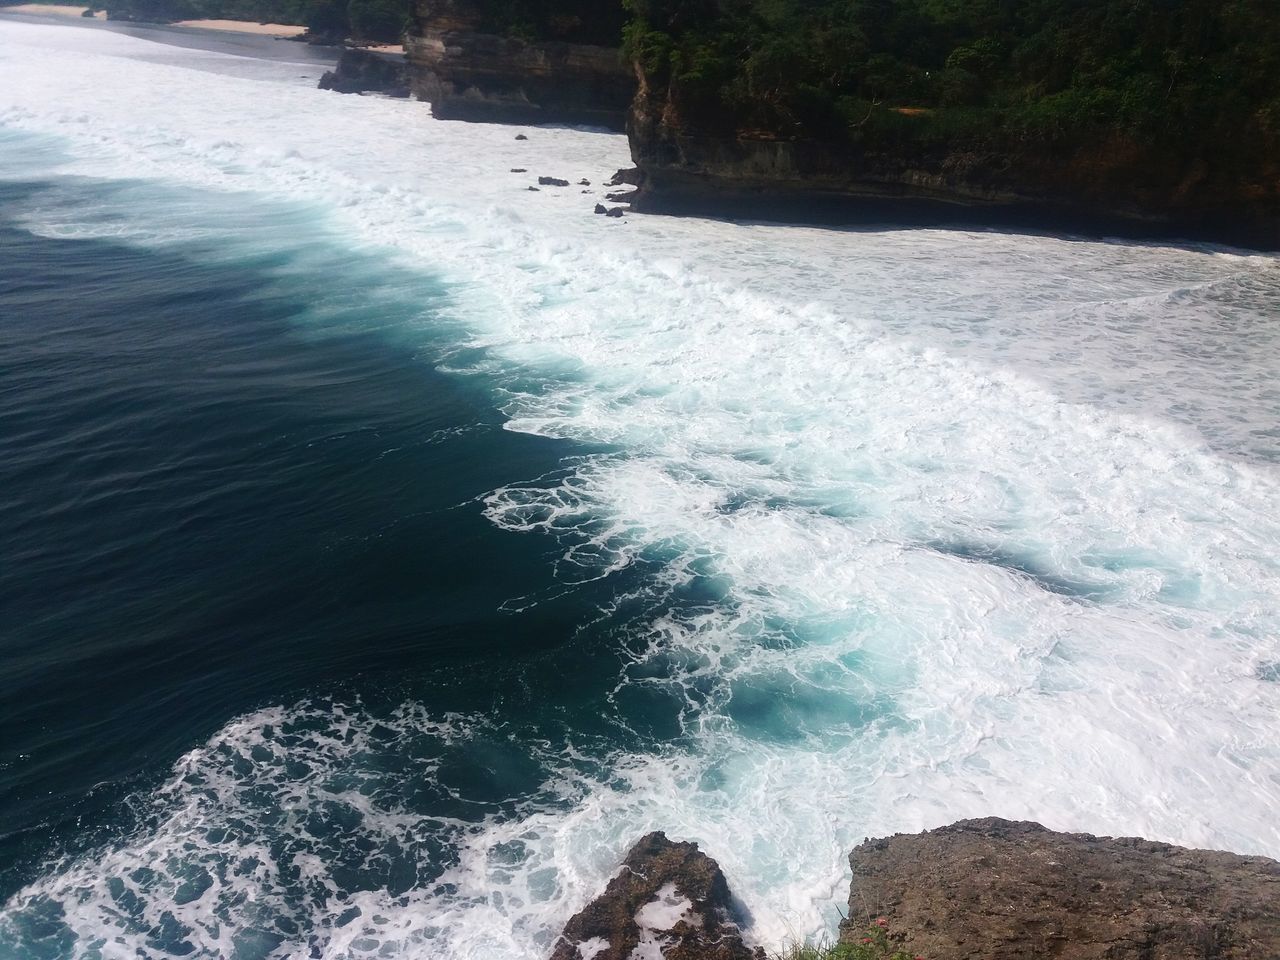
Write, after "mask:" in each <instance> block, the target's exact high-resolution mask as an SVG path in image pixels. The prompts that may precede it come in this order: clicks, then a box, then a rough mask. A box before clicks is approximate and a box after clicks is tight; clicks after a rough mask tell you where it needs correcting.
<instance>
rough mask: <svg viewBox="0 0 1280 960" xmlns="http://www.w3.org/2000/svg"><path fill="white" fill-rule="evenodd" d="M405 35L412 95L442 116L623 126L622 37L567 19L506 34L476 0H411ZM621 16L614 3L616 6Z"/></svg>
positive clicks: (626, 74)
mask: <svg viewBox="0 0 1280 960" xmlns="http://www.w3.org/2000/svg"><path fill="white" fill-rule="evenodd" d="M412 13H413V16H412V20H411V27H410V30H409V33H408V35H407V37H406V39H405V52H406V54H407V57H408V61H409V66H410V74H411V81H412V87H413V93H414V95H415V96H416V97H418V98H419V99H421V100H427V101H429V102H430V103H431V107H432V112H433V113H434V114H435V115H436V116H437V117H440V118H442V119H451V120H476V121H486V122H494V123H568V124H584V125H589V126H600V127H609V128H611V129H616V130H621V129H622V127H623V125H624V122H625V117H626V112H627V108H628V106H629V104H630V103H631V98H632V94H633V93H634V90H635V77H634V75H633V74H632V71H631V69H630V67H629V66H628V65H626V64H625V63H624V61H623V59H622V55H621V53H620V51H619V50H618V48H617V46H609V45H607V44H605V43H598V42H595V43H593V42H584V41H587V40H603V39H607V38H611V37H612V38H615V39H614V42H615V43H616V42H617V39H616V38H620V30H619V31H616V32H613V31H609V30H607V29H586V28H584V26H583V25H582V22H581V18H574V17H565V18H560V19H556V20H553V21H552V22H549V23H547V24H545V25H536V26H537V28H536V29H534V28H531V27H529V26H528V25H526V24H523V23H522V24H521V29H520V30H519V31H516V32H515V33H512V32H499V31H502V30H503V21H501V20H499V19H495V18H494V17H492V16H487V15H486V12H485V5H484V4H483V3H478V2H475V0H415V2H414V4H413V7H412ZM619 18H620V8H619Z"/></svg>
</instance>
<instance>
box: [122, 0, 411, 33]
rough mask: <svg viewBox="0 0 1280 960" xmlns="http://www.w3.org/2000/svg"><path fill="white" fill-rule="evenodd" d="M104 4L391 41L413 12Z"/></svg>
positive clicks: (151, 14)
mask: <svg viewBox="0 0 1280 960" xmlns="http://www.w3.org/2000/svg"><path fill="white" fill-rule="evenodd" d="M101 5H102V6H103V7H105V9H106V10H107V13H108V14H109V15H110V16H111V17H112V18H113V19H120V20H150V21H157V22H170V21H174V20H196V19H201V18H210V19H218V20H247V21H252V22H258V23H268V22H270V23H294V24H298V25H300V26H305V27H308V28H310V29H311V30H313V31H315V32H316V33H318V34H323V35H326V36H330V37H333V38H335V39H340V38H343V37H351V38H353V39H356V40H379V41H388V42H394V41H396V40H398V39H399V37H400V35H401V33H402V32H403V31H404V26H405V20H406V18H407V16H408V4H407V2H406V0H101Z"/></svg>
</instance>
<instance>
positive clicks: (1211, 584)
mask: <svg viewBox="0 0 1280 960" xmlns="http://www.w3.org/2000/svg"><path fill="white" fill-rule="evenodd" d="M0 41H3V42H2V43H0V190H3V197H2V200H0V208H2V209H0V221H2V228H3V233H2V235H0V243H2V244H3V251H2V255H0V367H2V369H0V523H2V524H3V526H2V529H3V532H4V535H5V536H4V538H3V540H2V541H0V612H2V614H3V616H0V656H3V664H4V670H3V671H2V672H0V731H2V734H3V735H2V737H0V763H3V764H4V766H3V768H2V769H0V897H2V898H3V905H2V906H0V958H4V960H7V958H8V957H9V956H17V957H24V958H25V957H37V956H38V957H77V958H78V957H85V958H101V957H111V958H115V957H125V956H128V957H139V956H141V957H146V958H151V957H165V956H198V957H210V958H212V957H219V958H222V957H228V958H235V960H250V958H254V960H256V958H272V960H284V958H289V960H293V958H312V957H323V958H342V960H346V958H367V957H378V958H408V957H430V958H437V957H440V958H447V960H454V958H457V960H481V958H483V960H493V958H502V960H529V958H534V957H542V956H545V955H546V954H547V952H548V948H549V945H550V943H551V941H552V939H553V938H554V937H555V935H556V934H557V933H558V931H559V929H560V928H561V927H562V926H563V924H564V922H565V920H566V919H567V918H568V916H569V915H570V914H571V913H572V912H573V911H575V910H576V909H578V908H579V907H580V906H581V904H582V903H584V902H585V901H586V900H587V899H588V898H589V897H591V896H594V895H595V893H596V892H597V891H598V890H599V889H600V887H601V885H602V884H603V883H604V882H605V880H606V879H607V878H608V876H609V875H610V873H611V872H612V871H613V869H614V868H615V866H616V864H617V862H618V860H619V858H620V856H621V855H622V853H623V852H624V851H625V850H626V848H627V847H628V846H629V845H630V843H631V842H633V841H634V840H635V838H636V837H637V836H639V835H641V834H643V833H645V832H647V831H649V830H652V829H664V830H666V831H668V832H669V833H670V834H671V835H672V836H674V837H678V838H681V839H691V840H696V841H698V842H699V843H700V844H702V846H703V847H704V849H706V850H708V851H709V852H710V853H711V854H712V855H714V856H715V857H717V859H719V861H720V862H721V863H722V864H723V866H724V868H725V870H726V872H727V874H728V876H729V880H730V883H731V885H732V887H733V889H734V890H735V892H736V893H737V894H738V895H739V896H740V898H741V900H742V902H743V904H744V906H745V908H746V909H747V911H748V912H749V914H750V918H751V922H750V924H749V925H748V928H747V932H748V935H749V936H751V937H753V938H755V939H756V940H758V941H759V942H761V943H762V944H764V945H765V946H766V947H768V948H770V949H775V948H777V947H778V946H779V945H780V944H782V943H783V942H784V941H786V940H787V939H788V938H791V937H806V936H807V937H814V938H818V937H821V936H823V935H824V933H829V932H830V931H831V930H832V929H833V928H834V924H835V922H836V920H837V919H838V915H837V912H836V905H838V904H840V903H841V902H842V900H843V898H844V896H845V894H846V891H847V882H848V876H847V867H846V859H845V858H846V857H847V854H848V851H849V849H850V847H852V846H853V845H854V844H855V843H857V842H858V841H860V840H861V839H862V838H863V837H866V836H879V835H885V834H889V833H892V832H895V831H909V830H919V829H922V828H927V827H930V826H934V825H937V824H941V823H946V822H950V821H953V820H956V819H959V818H962V817H967V816H989V815H1000V816H1006V817H1011V818H1018V819H1023V818H1025V819H1035V820H1039V821H1041V822H1044V823H1045V824H1047V825H1048V826H1051V827H1055V828H1059V829H1068V830H1085V831H1091V832H1095V833H1105V834H1113V835H1122V834H1123V835H1145V836H1148V837H1152V838H1156V839H1161V840H1167V841H1171V842H1177V843H1183V844H1190V845H1196V846H1208V847H1220V848H1227V849H1235V850H1238V851H1242V852H1253V853H1262V854H1270V855H1275V854H1277V853H1280V826H1278V825H1277V822H1276V819H1275V816H1274V810H1275V809H1276V807H1277V805H1278V804H1280V744H1278V743H1277V740H1276V730H1277V729H1280V684H1278V683H1277V682H1276V664H1277V663H1278V662H1280V646H1277V642H1278V641H1277V638H1278V637H1280V550H1278V549H1277V545H1280V519H1278V518H1280V514H1278V513H1277V511H1276V508H1275V505H1276V503H1278V502H1280V473H1277V464H1280V442H1278V441H1280V437H1278V435H1277V432H1276V427H1275V425H1276V423H1277V422H1280V395H1278V394H1277V392H1276V390H1275V371H1276V370H1277V369H1278V368H1280V323H1277V320H1278V319H1280V268H1278V265H1277V261H1276V259H1275V258H1274V257H1272V256H1263V255H1256V254H1250V253H1247V252H1244V251H1236V250H1229V249H1222V248H1215V247H1203V246H1196V245H1189V244H1187V245H1173V246H1166V245H1149V244H1135V243H1127V242H1124V243H1122V242H1116V241H1111V240H1107V239H1105V238H1093V239H1085V238H1079V237H1062V236H1053V235H1051V234H1039V235H1035V236H1026V235H1017V234H1007V233H998V232H991V231H958V230H957V231H941V230H903V229H892V228H888V227H886V228H884V229H864V230H858V231H848V232H846V231H834V230H818V229H809V228H804V227H782V226H769V225H763V224H733V223H723V222H716V221H703V220H695V219H668V218H657V217H627V218H623V219H622V220H616V219H609V218H603V217H594V216H593V215H592V214H591V213H590V210H591V207H592V204H593V202H594V201H593V199H592V197H590V196H584V195H583V194H582V192H581V190H580V189H579V188H578V187H576V186H575V187H574V188H571V189H567V190H563V191H556V190H543V191H539V192H537V193H531V192H529V191H528V190H527V189H525V188H526V185H527V182H528V180H529V179H530V178H532V177H534V176H538V175H543V174H547V175H557V176H561V177H562V178H563V179H567V180H569V181H570V182H575V183H576V181H578V180H580V179H587V180H590V181H591V182H592V183H594V184H599V183H600V182H601V181H603V180H604V179H607V177H608V176H609V175H610V174H612V172H613V171H614V170H615V169H617V168H618V167H619V166H622V165H624V164H625V163H626V162H627V145H626V142H625V139H623V138H619V137H616V136H612V135H608V134H601V133H596V132H592V131H582V130H568V129H532V130H530V131H528V136H529V138H528V139H527V140H520V141H517V140H515V138H514V135H513V132H512V130H511V129H510V128H504V127H494V126H488V125H483V124H448V123H437V122H435V121H433V120H432V119H431V118H430V116H429V114H428V113H427V112H426V111H425V109H424V108H423V106H422V105H421V104H414V103H405V102H398V101H391V100H381V99H376V98H358V97H342V96H338V95H333V94H328V93H325V92H322V91H317V90H316V89H314V80H315V77H314V75H313V74H314V69H315V68H314V64H313V63H311V62H296V63H295V62H293V61H292V60H290V59H288V58H287V56H286V57H284V58H279V57H276V58H265V57H251V58H250V57H246V56H245V55H244V54H245V53H246V52H250V51H249V48H246V47H245V46H244V45H243V44H240V43H237V44H235V45H233V47H232V48H228V49H226V50H221V49H220V48H219V44H218V42H216V41H214V40H210V41H207V42H202V44H203V49H201V50H198V51H193V50H176V49H175V48H174V47H173V46H170V45H167V44H162V43H154V42H149V41H146V40H143V39H141V38H136V37H126V36H120V35H117V34H114V33H111V32H109V31H103V30H98V29H79V28H70V27H48V26H34V25H30V24H15V23H12V22H9V21H6V20H4V19H0ZM289 46H292V45H287V44H282V45H279V47H280V49H287V48H288V47H289ZM273 49H274V48H273ZM103 91H111V92H112V95H103ZM512 168H521V169H526V170H527V171H528V173H527V175H523V174H513V173H512V172H511V170H512ZM584 189H597V188H595V187H592V188H584Z"/></svg>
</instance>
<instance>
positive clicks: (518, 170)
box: [511, 167, 529, 173]
mask: <svg viewBox="0 0 1280 960" xmlns="http://www.w3.org/2000/svg"><path fill="white" fill-rule="evenodd" d="M511 172H512V173H528V172H529V171H528V170H526V169H525V168H524V167H512V168H511Z"/></svg>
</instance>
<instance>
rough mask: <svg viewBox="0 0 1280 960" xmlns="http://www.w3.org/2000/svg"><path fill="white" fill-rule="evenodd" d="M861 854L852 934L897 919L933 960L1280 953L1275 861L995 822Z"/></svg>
mask: <svg viewBox="0 0 1280 960" xmlns="http://www.w3.org/2000/svg"><path fill="white" fill-rule="evenodd" d="M849 862H850V864H851V865H852V867H853V884H852V887H851V888H850V891H849V917H850V922H849V923H848V924H847V925H846V929H845V930H843V931H842V939H844V940H845V941H847V942H854V943H856V942H858V941H859V939H860V938H861V935H862V931H863V930H864V929H865V927H866V923H867V922H868V921H867V920H866V919H865V918H867V917H872V918H875V917H877V916H883V917H884V918H885V920H886V921H887V924H888V925H887V929H888V930H890V931H891V932H893V933H894V934H895V935H897V936H899V937H900V939H898V940H897V942H898V943H899V944H900V945H901V947H902V949H904V950H905V951H906V952H907V953H908V954H911V955H913V956H914V955H916V954H919V955H921V956H925V957H928V958H929V960H967V958H973V957H981V958H983V960H1040V958H1043V957H1055V958H1057V960H1263V958H1277V957H1280V863H1277V862H1276V861H1274V860H1268V859H1266V858H1264V857H1241V856H1237V855H1235V854H1231V853H1218V852H1214V851H1208V850H1188V849H1185V848H1183V847H1175V846H1171V845H1169V844H1165V843H1152V842H1150V841H1147V840H1137V839H1133V838H1117V839H1112V838H1100V837H1093V836H1089V835H1088V834H1067V833H1054V832H1053V831H1051V830H1046V829H1045V828H1044V827H1042V826H1040V825H1039V824H1035V823H1013V822H1010V821H1008V820H999V819H995V818H989V819H985V820H965V821H961V822H959V823H955V824H952V825H951V826H948V827H942V828H940V829H937V830H931V831H929V832H927V833H923V834H914V835H899V836H895V837H891V838H889V839H887V840H869V841H867V842H865V843H863V844H862V845H861V846H859V847H858V848H857V849H856V850H854V851H853V853H852V854H851V855H850V857H849ZM855 921H856V923H855ZM899 932H900V933H899Z"/></svg>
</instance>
